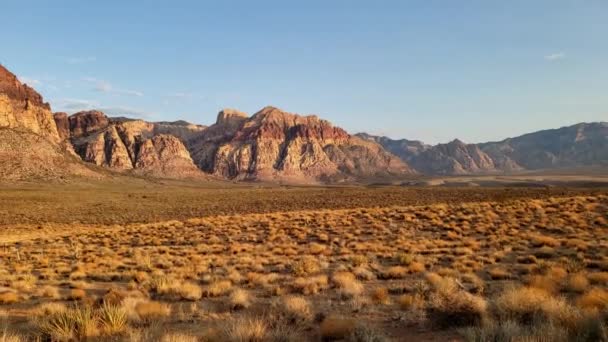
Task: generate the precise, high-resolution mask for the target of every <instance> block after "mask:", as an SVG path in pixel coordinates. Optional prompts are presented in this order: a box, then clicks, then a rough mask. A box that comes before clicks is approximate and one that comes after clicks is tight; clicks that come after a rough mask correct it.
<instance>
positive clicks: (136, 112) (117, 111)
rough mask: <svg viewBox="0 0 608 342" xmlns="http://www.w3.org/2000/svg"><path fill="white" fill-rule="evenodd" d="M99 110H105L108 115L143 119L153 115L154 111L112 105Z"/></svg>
mask: <svg viewBox="0 0 608 342" xmlns="http://www.w3.org/2000/svg"><path fill="white" fill-rule="evenodd" d="M99 110H100V111H102V112H104V113H105V114H106V115H108V116H126V117H135V118H141V119H145V118H149V117H151V116H152V113H150V112H147V111H144V110H141V109H137V108H132V107H123V106H112V107H102V108H100V109H99Z"/></svg>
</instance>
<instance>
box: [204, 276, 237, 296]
mask: <svg viewBox="0 0 608 342" xmlns="http://www.w3.org/2000/svg"><path fill="white" fill-rule="evenodd" d="M231 288H232V282H231V281H230V280H219V281H214V282H212V283H211V284H209V285H208V286H207V288H206V289H205V295H206V296H208V297H219V296H223V295H225V294H227V293H228V292H229V291H230V289H231Z"/></svg>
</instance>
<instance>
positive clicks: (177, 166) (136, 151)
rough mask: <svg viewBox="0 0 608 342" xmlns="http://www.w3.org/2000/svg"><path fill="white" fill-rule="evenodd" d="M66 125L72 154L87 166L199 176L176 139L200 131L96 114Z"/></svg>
mask: <svg viewBox="0 0 608 342" xmlns="http://www.w3.org/2000/svg"><path fill="white" fill-rule="evenodd" d="M59 119H62V118H61V116H60V117H59ZM68 121H69V128H70V131H69V137H70V140H71V143H72V145H73V146H74V150H75V151H76V153H77V154H78V155H79V156H80V157H81V158H82V160H84V161H86V162H89V163H93V164H95V165H99V166H104V167H108V168H111V169H113V170H116V171H127V170H133V172H135V173H139V174H145V175H150V176H154V177H167V178H183V177H198V176H201V175H202V173H201V172H200V170H198V168H197V167H196V166H195V165H194V163H193V162H192V159H191V158H190V155H189V152H188V150H187V149H186V147H185V146H184V144H183V143H182V141H181V140H180V139H179V138H178V137H179V136H181V137H184V138H188V137H190V136H191V135H193V134H195V133H198V132H200V131H201V130H202V129H204V128H203V127H200V126H196V125H190V124H187V123H186V124H184V123H178V124H174V123H160V124H156V123H150V122H145V121H141V120H128V119H124V118H120V119H117V120H113V119H110V118H108V117H107V116H106V115H105V114H104V113H102V112H99V111H87V112H80V113H76V114H74V115H72V116H70V117H69V118H68ZM166 133H169V134H166Z"/></svg>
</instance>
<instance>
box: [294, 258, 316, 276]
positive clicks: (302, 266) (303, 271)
mask: <svg viewBox="0 0 608 342" xmlns="http://www.w3.org/2000/svg"><path fill="white" fill-rule="evenodd" d="M290 269H291V272H292V273H293V274H294V275H296V276H304V275H308V274H312V273H317V272H319V270H320V269H321V266H320V265H319V262H318V261H317V259H315V258H313V257H305V258H303V259H302V260H298V261H296V262H293V263H292V264H291V265H290Z"/></svg>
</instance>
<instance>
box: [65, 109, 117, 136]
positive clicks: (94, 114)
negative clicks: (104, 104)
mask: <svg viewBox="0 0 608 342" xmlns="http://www.w3.org/2000/svg"><path fill="white" fill-rule="evenodd" d="M69 121H70V132H71V136H72V137H80V136H83V135H87V134H90V133H93V132H97V131H100V130H102V129H105V128H106V127H108V125H109V124H110V120H109V119H108V117H107V116H106V115H105V114H104V113H103V112H100V111H97V110H90V111H83V112H78V113H76V114H74V115H71V116H70V117H69Z"/></svg>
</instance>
